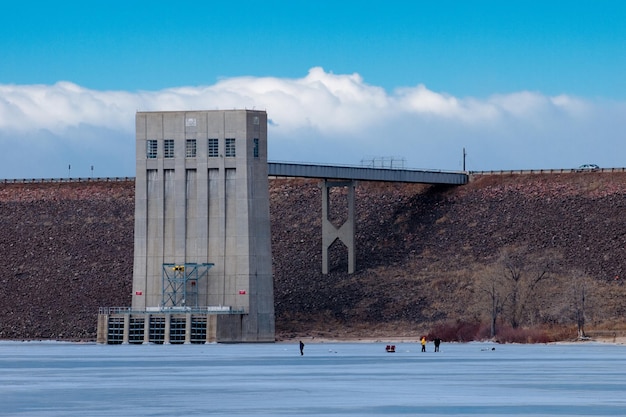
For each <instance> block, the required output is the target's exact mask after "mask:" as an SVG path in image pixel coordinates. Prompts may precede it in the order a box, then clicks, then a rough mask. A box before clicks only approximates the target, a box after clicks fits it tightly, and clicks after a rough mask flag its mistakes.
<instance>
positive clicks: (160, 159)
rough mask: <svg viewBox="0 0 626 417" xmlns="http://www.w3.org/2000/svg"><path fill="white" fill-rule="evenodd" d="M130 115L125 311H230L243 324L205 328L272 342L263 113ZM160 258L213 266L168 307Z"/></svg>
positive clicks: (220, 322)
mask: <svg viewBox="0 0 626 417" xmlns="http://www.w3.org/2000/svg"><path fill="white" fill-rule="evenodd" d="M135 121H136V155H137V156H136V158H137V164H136V169H137V174H136V179H135V187H136V191H135V252H134V253H135V257H134V266H133V292H132V309H133V310H135V311H148V310H149V311H158V310H159V309H164V308H168V309H169V310H171V311H175V310H176V309H177V308H185V307H192V308H194V309H199V310H202V309H205V310H206V307H213V306H217V307H231V308H232V311H233V312H237V314H241V313H242V312H243V316H242V320H241V321H239V322H237V323H238V326H237V327H236V328H235V327H233V328H232V329H231V328H230V327H231V324H230V323H233V322H234V321H229V320H218V321H217V322H216V326H218V327H219V326H226V327H227V328H226V329H220V328H217V329H216V332H217V333H214V334H228V335H233V334H234V333H233V331H236V332H237V334H236V335H235V336H234V340H229V341H240V342H270V341H271V342H273V341H274V329H275V323H274V288H273V276H272V253H271V235H270V216H269V181H268V166H267V114H266V112H265V111H256V110H224V111H222V110H215V111H170V112H138V113H137V114H136V116H135ZM163 264H176V265H183V264H198V265H200V264H212V267H211V268H210V270H209V271H208V273H207V275H206V276H205V277H203V278H202V279H200V280H198V281H197V282H196V283H195V284H196V285H195V286H194V288H193V293H194V297H193V298H194V299H193V300H187V299H185V300H184V303H183V304H181V305H172V302H171V300H170V301H168V299H167V298H166V297H164V295H163V292H164V289H163V288H164V286H163V284H162V282H163ZM190 285H191V284H190ZM188 289H191V288H188ZM196 294H197V297H196V296H195V295H196ZM239 324H240V325H239ZM218 341H219V340H218Z"/></svg>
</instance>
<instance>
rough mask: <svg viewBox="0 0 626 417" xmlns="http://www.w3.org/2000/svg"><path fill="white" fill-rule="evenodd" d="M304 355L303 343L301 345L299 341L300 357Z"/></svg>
mask: <svg viewBox="0 0 626 417" xmlns="http://www.w3.org/2000/svg"><path fill="white" fill-rule="evenodd" d="M302 355H304V343H302V340H301V341H300V356H302Z"/></svg>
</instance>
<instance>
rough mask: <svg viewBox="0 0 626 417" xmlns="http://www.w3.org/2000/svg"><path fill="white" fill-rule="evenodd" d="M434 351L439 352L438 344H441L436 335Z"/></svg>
mask: <svg viewBox="0 0 626 417" xmlns="http://www.w3.org/2000/svg"><path fill="white" fill-rule="evenodd" d="M434 342H435V352H439V345H440V344H441V339H440V338H438V337H435V340H434Z"/></svg>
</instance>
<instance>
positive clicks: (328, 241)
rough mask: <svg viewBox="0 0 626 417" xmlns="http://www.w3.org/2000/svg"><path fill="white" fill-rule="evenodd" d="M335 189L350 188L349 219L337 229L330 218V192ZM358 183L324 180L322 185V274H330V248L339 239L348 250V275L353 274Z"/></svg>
mask: <svg viewBox="0 0 626 417" xmlns="http://www.w3.org/2000/svg"><path fill="white" fill-rule="evenodd" d="M333 187H347V188H348V218H347V219H346V221H345V223H343V224H342V225H341V226H339V227H336V226H335V225H334V224H333V223H332V222H331V221H330V219H329V218H328V216H329V214H330V190H331V189H332V188H333ZM355 187H356V181H331V180H324V181H323V182H321V183H320V188H321V189H322V273H323V274H328V263H329V259H328V248H330V246H331V245H332V244H333V242H335V240H337V239H339V240H340V241H341V242H342V243H343V244H344V245H346V247H347V248H348V273H349V274H353V273H354V271H355V266H356V250H355V244H354V240H355V238H354V234H355V229H356V228H355V224H356V220H355V214H354V211H355V209H354V189H355Z"/></svg>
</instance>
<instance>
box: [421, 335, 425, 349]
mask: <svg viewBox="0 0 626 417" xmlns="http://www.w3.org/2000/svg"><path fill="white" fill-rule="evenodd" d="M420 343H421V344H422V352H426V336H422V340H421V341H420Z"/></svg>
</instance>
